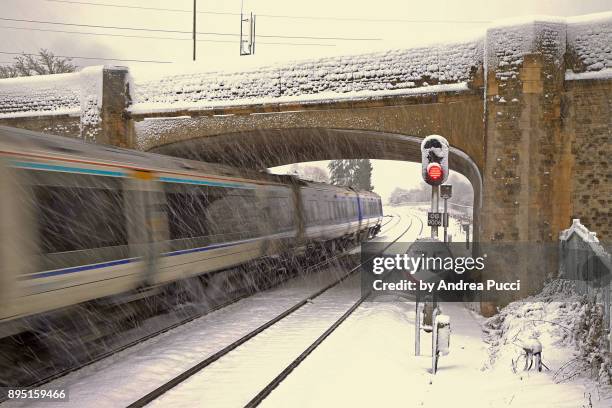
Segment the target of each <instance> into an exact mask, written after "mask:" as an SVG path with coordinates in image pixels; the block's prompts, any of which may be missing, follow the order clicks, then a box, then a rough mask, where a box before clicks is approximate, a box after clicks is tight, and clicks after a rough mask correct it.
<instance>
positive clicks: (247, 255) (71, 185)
mask: <svg viewBox="0 0 612 408" xmlns="http://www.w3.org/2000/svg"><path fill="white" fill-rule="evenodd" d="M381 220H382V206H381V200H380V197H379V196H378V195H376V194H374V193H371V192H367V191H355V190H352V189H350V188H343V187H337V186H331V185H327V184H322V183H312V182H306V181H302V180H299V179H297V178H295V177H291V176H277V175H271V174H268V173H261V172H256V171H247V170H237V169H233V168H229V167H225V166H220V165H211V164H207V163H202V162H197V161H188V160H183V159H178V158H173V157H166V156H161V155H156V154H149V153H142V152H137V151H131V150H125V149H119V148H115V147H110V146H104V145H96V144H92V143H86V142H83V141H80V140H75V139H70V138H66V137H58V136H50V135H46V134H40V133H35V132H31V131H26V130H21V129H14V128H9V127H0V265H1V266H0V338H1V337H3V336H6V335H8V334H10V332H11V331H14V330H15V329H14V328H13V329H11V326H15V324H11V323H15V322H17V321H18V320H19V319H20V318H22V317H26V316H33V315H38V314H41V313H44V312H48V311H51V310H54V309H58V308H62V307H65V306H70V305H74V304H77V303H80V302H85V301H89V300H92V299H98V298H102V297H106V296H110V295H115V294H118V293H123V292H129V291H136V290H142V288H150V287H155V286H159V285H162V284H166V283H168V282H172V281H176V280H180V279H183V278H188V277H192V276H196V275H201V274H206V273H210V272H213V271H219V270H223V269H228V268H232V267H235V266H237V265H240V264H243V263H245V262H249V261H251V260H255V259H258V258H260V257H265V256H280V255H282V254H291V253H295V252H298V251H308V250H312V248H317V247H318V248H322V247H327V248H329V247H335V246H344V245H346V244H347V243H348V242H351V243H357V242H359V241H361V240H364V239H367V237H372V236H374V235H376V233H377V232H378V231H379V230H380V225H381V224H380V223H381ZM3 333H4V334H3Z"/></svg>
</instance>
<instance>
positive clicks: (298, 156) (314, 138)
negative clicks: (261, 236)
mask: <svg viewBox="0 0 612 408" xmlns="http://www.w3.org/2000/svg"><path fill="white" fill-rule="evenodd" d="M610 44H612V13H603V14H598V15H591V16H582V17H575V18H566V19H561V18H541V19H537V20H529V21H520V22H514V23H508V24H499V25H496V26H493V27H491V28H489V29H487V30H486V32H484V33H483V36H482V37H481V38H478V39H475V40H474V41H469V42H465V43H458V44H445V45H439V46H432V47H423V48H413V49H406V50H393V51H389V52H381V53H374V54H364V55H356V56H345V57H334V58H325V59H319V60H311V61H301V62H297V63H293V64H286V65H277V66H271V67H264V68H259V69H253V70H250V71H242V72H191V73H181V74H167V75H166V76H164V77H162V78H159V79H155V80H139V78H132V77H131V75H130V72H129V69H127V68H124V67H92V68H87V69H85V70H83V71H81V72H79V73H74V74H62V75H53V76H50V77H34V78H20V79H10V80H0V124H5V125H12V126H17V127H23V128H28V129H32V130H41V131H45V132H49V133H56V134H62V135H68V136H74V137H82V138H84V139H89V140H95V141H97V142H100V143H110V144H114V145H118V146H124V147H128V148H136V149H141V150H146V151H154V152H160V153H164V154H171V155H176V156H182V157H188V158H195V159H201V160H206V161H215V162H223V163H229V164H233V165H237V164H239V165H243V166H250V167H272V166H277V165H282V164H288V163H293V162H301V161H310V160H325V159H338V158H372V159H390V160H408V161H420V153H419V143H420V140H421V139H422V138H423V137H425V136H427V135H430V134H440V135H442V136H444V137H446V138H447V139H448V140H449V142H450V143H451V145H452V157H451V159H450V163H451V167H452V168H453V169H455V170H457V171H459V172H460V173H462V174H464V175H465V176H466V177H467V178H468V179H469V180H470V181H471V182H472V185H473V186H474V192H475V197H474V203H475V207H474V216H475V227H476V228H475V230H476V232H475V233H476V236H477V237H479V239H480V240H481V241H483V242H490V241H503V242H529V243H547V242H548V243H551V242H555V241H556V239H557V236H558V233H559V232H560V231H561V230H563V229H565V228H567V226H568V225H569V223H570V221H571V219H572V218H580V219H581V220H582V222H583V223H584V224H585V225H586V226H588V228H589V229H590V230H592V231H596V232H597V233H598V234H599V236H600V238H601V239H603V240H604V241H607V242H609V241H610V238H612V212H611V211H610V208H611V207H612V174H611V166H610V157H612V143H611V142H612V135H611V126H610V125H611V117H612V116H611V104H612V48H611V46H610ZM191 70H193V69H191ZM404 176H405V175H396V177H404ZM553 262H554V260H551V263H550V264H549V266H547V268H548V267H549V268H553V266H551V265H553ZM551 272H552V271H551V270H550V269H549V270H546V268H544V270H543V269H542V268H539V269H534V270H530V271H526V272H525V275H524V276H523V278H524V279H525V280H527V281H528V282H529V283H532V285H531V288H533V289H536V288H537V287H538V286H539V285H540V284H541V282H542V281H543V279H544V278H545V277H546V274H550V273H551Z"/></svg>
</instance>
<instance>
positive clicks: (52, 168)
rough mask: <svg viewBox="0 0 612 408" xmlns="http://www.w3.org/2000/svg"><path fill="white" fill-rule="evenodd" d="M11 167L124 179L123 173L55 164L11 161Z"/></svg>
mask: <svg viewBox="0 0 612 408" xmlns="http://www.w3.org/2000/svg"><path fill="white" fill-rule="evenodd" d="M11 165H12V166H14V167H18V168H22V169H31V170H47V171H59V172H62V173H79V174H92V175H96V176H111V177H125V176H126V173H125V172H123V171H111V170H97V169H84V168H82V167H71V166H59V165H56V164H46V163H32V162H21V161H11Z"/></svg>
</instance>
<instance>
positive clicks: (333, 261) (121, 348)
mask: <svg viewBox="0 0 612 408" xmlns="http://www.w3.org/2000/svg"><path fill="white" fill-rule="evenodd" d="M394 220H395V221H396V222H395V223H394V225H393V226H392V227H391V228H394V227H395V226H397V225H398V224H399V223H400V222H401V217H400V218H398V216H396V215H395V216H394V215H391V216H389V220H388V221H387V222H385V225H387V224H389V223H391V222H393V221H394ZM350 252H351V251H350V250H347V251H344V252H342V253H340V254H337V255H334V256H333V257H330V258H326V259H325V260H323V261H320V262H318V263H316V264H314V265H310V266H308V267H307V268H306V269H305V270H304V271H303V272H302V274H305V275H306V274H311V273H315V272H316V271H317V270H321V269H323V268H326V267H329V266H330V265H334V264H336V263H340V262H341V261H342V259H343V258H345V257H347V256H349V255H350ZM292 278H295V276H293V275H287V276H286V277H284V278H283V279H281V280H279V281H278V282H276V283H275V284H274V285H273V286H272V287H276V286H279V285H282V284H283V283H285V282H286V281H287V280H290V279H292ZM272 287H270V288H267V289H271V288H272ZM252 294H253V293H248V292H247V293H243V294H241V295H239V296H238V297H236V298H233V299H231V300H228V301H226V302H223V303H221V304H218V305H216V306H215V307H213V308H210V309H208V310H205V311H200V312H197V313H194V314H192V315H190V316H188V317H186V318H183V319H181V320H179V321H178V322H175V323H173V324H171V325H169V326H165V327H162V328H160V329H159V330H156V331H154V332H152V333H148V334H146V335H145V336H142V337H139V338H137V339H135V340H133V341H130V342H128V343H125V344H122V345H121V346H119V347H116V348H113V349H112V350H108V351H106V352H104V353H101V354H98V355H96V356H95V357H94V358H91V359H89V360H88V361H86V362H84V363H83V364H79V365H75V366H71V367H68V368H65V369H62V370H60V371H58V372H55V373H53V374H51V375H47V376H45V377H44V378H41V379H39V380H37V381H35V382H33V383H30V384H25V385H22V386H23V387H27V388H38V387H42V386H45V385H46V384H49V383H51V382H52V381H54V380H57V379H60V378H62V377H65V376H67V375H68V374H70V373H73V372H76V371H78V370H81V369H83V368H85V367H88V366H91V365H93V364H95V363H97V362H100V361H102V360H105V359H107V358H109V357H112V356H114V355H116V354H117V353H120V352H122V351H125V350H128V349H130V348H132V347H134V346H136V345H139V344H141V343H144V342H146V341H148V340H151V339H154V338H156V337H158V336H160V335H162V334H164V333H167V332H170V331H172V330H174V329H176V328H178V327H180V326H183V325H185V324H187V323H190V322H192V321H194V320H196V319H199V318H202V317H204V316H206V315H208V314H211V313H213V312H216V311H219V310H221V309H223V308H226V307H228V306H230V305H233V304H235V303H237V302H239V301H240V300H242V299H245V298H246V297H249V296H251V295H252ZM4 401H6V398H3V397H2V396H0V404H1V403H2V402H4Z"/></svg>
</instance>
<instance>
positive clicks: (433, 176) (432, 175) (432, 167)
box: [427, 163, 444, 183]
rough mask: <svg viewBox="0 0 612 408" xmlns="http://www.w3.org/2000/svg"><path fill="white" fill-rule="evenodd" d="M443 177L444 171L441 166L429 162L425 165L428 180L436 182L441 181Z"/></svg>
mask: <svg viewBox="0 0 612 408" xmlns="http://www.w3.org/2000/svg"><path fill="white" fill-rule="evenodd" d="M443 177H444V171H443V170H442V166H441V165H440V164H438V163H430V164H429V165H428V166H427V179H428V181H429V182H432V183H436V182H439V181H442V178H443Z"/></svg>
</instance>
